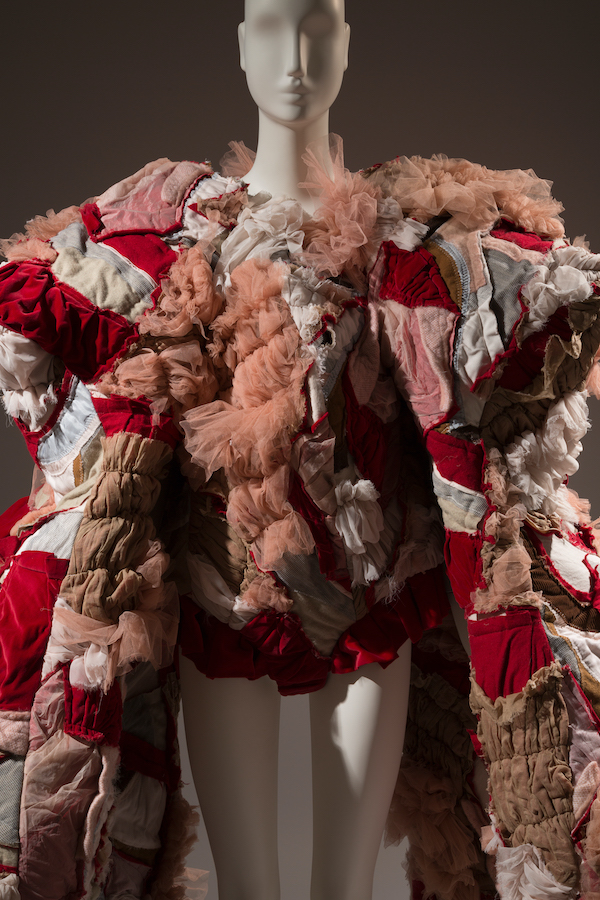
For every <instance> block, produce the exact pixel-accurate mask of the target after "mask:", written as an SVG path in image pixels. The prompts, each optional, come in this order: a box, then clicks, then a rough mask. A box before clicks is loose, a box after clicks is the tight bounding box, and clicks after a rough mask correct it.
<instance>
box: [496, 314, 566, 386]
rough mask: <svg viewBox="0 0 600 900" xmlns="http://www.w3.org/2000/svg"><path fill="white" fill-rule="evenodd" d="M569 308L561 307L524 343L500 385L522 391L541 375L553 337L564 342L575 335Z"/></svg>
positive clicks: (506, 369)
mask: <svg viewBox="0 0 600 900" xmlns="http://www.w3.org/2000/svg"><path fill="white" fill-rule="evenodd" d="M568 315H569V310H568V307H566V306H561V308H560V309H558V310H557V311H556V312H555V313H554V314H553V315H552V316H550V318H549V319H548V322H547V323H546V325H545V327H544V329H543V330H542V331H536V332H534V333H533V334H531V335H529V337H528V338H526V339H525V340H524V341H523V346H522V347H521V349H520V350H519V352H518V353H517V354H516V355H515V356H513V358H512V359H511V360H510V362H509V363H508V364H507V366H506V367H505V369H504V371H503V372H502V375H501V376H500V378H499V379H498V385H499V386H500V387H503V388H506V390H509V391H521V390H523V388H525V387H527V385H529V384H531V382H532V381H533V379H534V378H535V377H536V376H537V375H539V373H540V372H541V371H542V367H543V365H544V357H545V355H546V345H547V344H548V341H549V339H550V337H551V335H553V334H556V335H558V337H559V338H561V339H562V340H563V341H569V340H570V339H571V337H572V335H573V332H572V330H571V326H570V325H569V323H568V321H567V319H568Z"/></svg>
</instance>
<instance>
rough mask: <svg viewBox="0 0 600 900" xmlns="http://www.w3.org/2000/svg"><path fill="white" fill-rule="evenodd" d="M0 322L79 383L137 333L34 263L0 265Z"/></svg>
mask: <svg viewBox="0 0 600 900" xmlns="http://www.w3.org/2000/svg"><path fill="white" fill-rule="evenodd" d="M0 324H1V325H4V327H5V328H8V329H9V330H10V331H15V332H17V333H18V334H22V335H23V336H24V337H27V338H31V339H32V340H34V341H35V342H36V343H37V344H39V346H40V347H42V348H43V349H44V350H46V351H47V352H48V353H51V354H52V355H54V356H58V357H60V359H61V360H62V361H63V362H64V363H65V365H66V366H67V368H68V369H70V371H71V372H74V373H75V375H77V376H78V377H79V378H81V380H82V381H84V382H90V381H95V380H96V379H97V378H98V377H99V376H100V375H101V374H102V373H103V372H105V371H106V370H107V369H109V368H110V366H111V365H112V363H113V362H114V360H115V359H116V358H117V357H118V356H120V355H121V354H122V353H124V352H125V350H126V349H127V347H128V346H129V344H131V343H132V342H133V341H134V340H135V339H136V338H137V329H136V328H135V326H133V325H130V324H129V322H128V321H127V320H126V319H124V318H123V316H119V315H117V313H114V312H112V310H109V309H100V308H99V307H97V306H94V304H93V303H90V301H89V300H88V299H87V298H86V297H84V296H83V295H82V294H80V293H79V292H78V291H76V290H74V289H73V288H71V287H69V286H68V285H67V284H64V283H63V282H59V281H57V280H56V278H55V277H54V275H53V273H52V271H51V270H50V268H49V266H48V265H46V264H43V263H35V262H23V263H20V264H18V263H9V264H8V265H6V266H3V267H2V268H0Z"/></svg>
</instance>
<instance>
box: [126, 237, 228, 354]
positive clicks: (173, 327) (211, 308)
mask: <svg viewBox="0 0 600 900" xmlns="http://www.w3.org/2000/svg"><path fill="white" fill-rule="evenodd" d="M162 289H163V293H162V295H161V297H160V298H159V301H158V303H157V306H156V308H155V309H152V310H149V311H148V312H147V313H146V314H145V315H144V316H143V317H142V319H141V321H140V323H139V328H140V333H141V334H152V335H155V336H160V337H171V338H181V337H184V336H185V335H187V334H189V333H190V332H191V331H192V329H193V328H194V326H195V325H196V326H198V327H199V328H200V329H201V330H202V331H203V330H204V329H203V326H204V325H209V324H210V323H211V322H212V321H213V319H214V318H215V316H216V315H217V314H218V312H219V310H220V308H221V305H222V302H223V301H222V299H221V297H220V296H219V295H218V294H217V293H216V291H215V290H214V288H213V282H212V270H211V268H210V266H209V264H208V263H207V262H206V259H205V258H204V253H203V252H202V249H201V247H199V246H198V245H195V246H194V247H191V248H190V249H189V250H183V251H182V253H181V255H180V256H179V258H178V260H177V262H175V263H174V264H173V265H172V266H171V269H170V270H169V276H168V278H166V279H165V280H164V281H163V284H162Z"/></svg>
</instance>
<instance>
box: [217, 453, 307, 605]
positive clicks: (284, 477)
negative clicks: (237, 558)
mask: <svg viewBox="0 0 600 900" xmlns="http://www.w3.org/2000/svg"><path fill="white" fill-rule="evenodd" d="M288 493H289V469H288V467H287V466H285V465H282V466H280V467H279V468H278V469H276V470H275V472H274V473H273V475H270V476H268V477H265V478H263V479H260V478H251V479H248V480H247V481H244V482H243V483H242V484H240V485H238V486H236V487H234V488H232V490H231V492H230V494H229V501H228V505H227V520H228V521H229V523H230V524H231V525H232V526H233V527H234V528H235V529H236V530H237V531H238V532H239V533H240V534H241V535H242V537H243V538H244V540H245V541H247V542H248V543H251V544H252V552H253V554H254V558H255V561H256V565H257V566H258V567H259V568H260V569H262V570H263V571H271V570H273V569H276V568H277V564H278V562H279V561H280V560H281V558H282V556H283V554H284V553H285V552H286V551H287V552H289V553H291V554H293V555H298V554H309V553H312V551H313V549H314V546H315V542H314V539H313V537H312V534H311V532H310V529H309V527H308V525H307V524H306V522H305V521H304V519H303V518H302V517H301V516H299V515H298V513H296V512H295V511H294V509H293V508H292V505H291V503H289V502H288V500H287V497H288ZM244 600H246V602H251V601H249V600H248V599H247V597H246V595H244ZM260 608H261V609H264V608H265V607H263V606H261V607H260ZM276 608H278V609H279V606H278V607H276Z"/></svg>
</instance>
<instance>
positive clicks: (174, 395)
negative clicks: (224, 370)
mask: <svg viewBox="0 0 600 900" xmlns="http://www.w3.org/2000/svg"><path fill="white" fill-rule="evenodd" d="M96 388H97V390H99V391H102V392H103V393H105V394H108V395H110V394H118V395H120V396H122V397H129V398H130V399H131V400H136V399H137V398H138V397H145V398H146V399H147V400H150V401H151V403H150V408H151V409H152V412H153V413H154V415H155V416H158V415H160V414H161V413H163V412H165V411H166V410H167V409H168V408H171V409H172V411H173V415H174V418H175V420H176V421H177V420H178V419H179V418H180V417H181V416H182V415H183V413H184V412H186V410H189V409H192V408H193V407H195V406H198V405H200V404H204V403H209V402H210V401H211V400H212V399H213V398H214V396H215V394H216V393H217V390H218V388H219V383H218V381H217V378H216V376H215V373H214V370H213V366H212V363H211V361H210V359H209V358H208V357H207V356H206V355H205V354H204V353H203V352H202V348H201V347H200V345H199V344H198V342H197V341H188V342H187V343H185V344H173V345H172V346H171V347H167V349H166V350H163V351H161V352H160V353H156V352H155V351H154V350H150V349H149V348H143V349H141V350H140V351H139V352H138V353H136V355H135V356H131V357H130V358H129V359H124V360H122V361H121V362H120V363H118V364H117V366H116V368H115V369H113V370H112V371H111V372H108V373H107V374H106V375H104V376H103V378H102V379H101V381H99V382H98V384H97V385H96Z"/></svg>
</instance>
